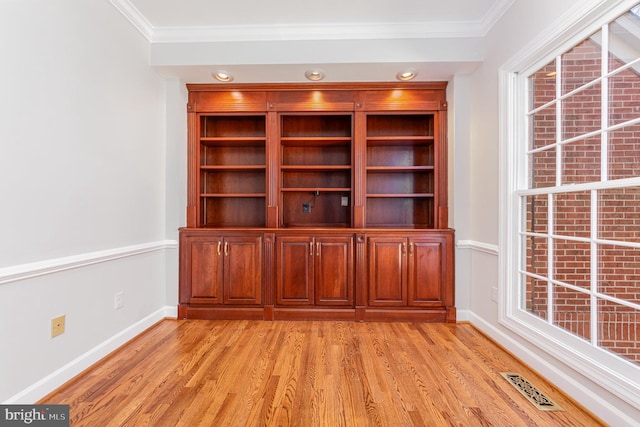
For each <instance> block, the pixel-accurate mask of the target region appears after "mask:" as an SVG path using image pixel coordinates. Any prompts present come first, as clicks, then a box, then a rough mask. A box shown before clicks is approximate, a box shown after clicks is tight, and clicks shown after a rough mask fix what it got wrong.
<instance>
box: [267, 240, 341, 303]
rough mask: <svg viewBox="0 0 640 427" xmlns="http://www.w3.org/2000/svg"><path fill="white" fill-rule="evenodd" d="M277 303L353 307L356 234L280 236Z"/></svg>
mask: <svg viewBox="0 0 640 427" xmlns="http://www.w3.org/2000/svg"><path fill="white" fill-rule="evenodd" d="M276 244H277V252H276V266H277V267H276V268H277V281H276V305H281V306H341V307H351V308H353V290H354V289H353V275H354V269H353V237H352V236H344V237H342V236H315V237H312V236H290V235H285V236H281V237H278V238H277V239H276Z"/></svg>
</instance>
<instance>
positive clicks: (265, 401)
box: [39, 320, 601, 427]
mask: <svg viewBox="0 0 640 427" xmlns="http://www.w3.org/2000/svg"><path fill="white" fill-rule="evenodd" d="M500 372H517V373H519V374H521V375H523V376H524V377H526V378H527V379H528V380H529V381H530V382H531V383H533V384H534V385H535V386H536V387H537V388H538V389H539V390H541V391H542V392H543V393H544V394H545V395H546V396H548V397H550V398H551V399H553V400H554V401H555V402H556V403H557V404H559V405H560V406H561V407H562V408H564V409H565V411H563V412H545V411H540V410H538V409H536V408H535V407H534V406H533V405H532V404H531V403H530V402H529V401H527V400H526V399H525V398H524V397H523V396H522V395H521V394H520V393H519V392H518V391H517V390H516V389H515V388H513V386H511V385H510V384H509V383H508V382H507V381H506V380H505V379H504V378H503V377H502V376H501V375H500ZM39 403H50V404H54V403H65V404H70V405H71V425H72V426H124V425H126V426H136V427H137V426H198V425H201V426H245V425H246V426H305V427H307V426H331V427H333V426H358V427H360V426H385V427H387V426H391V427H395V426H509V427H513V426H595V425H601V422H599V421H598V420H596V419H594V418H592V417H591V416H590V415H589V414H588V413H586V412H585V411H584V409H582V408H580V407H578V406H576V404H575V403H574V402H572V401H571V400H569V399H567V398H566V396H564V395H563V394H562V393H560V392H559V391H558V390H556V389H555V388H554V387H553V386H551V385H549V384H548V383H547V382H546V381H544V380H543V379H542V378H540V377H539V376H538V375H536V374H535V373H534V372H532V371H531V370H530V369H527V368H526V367H525V366H523V365H522V364H521V363H519V362H518V361H517V360H514V359H513V358H512V357H511V356H510V355H508V354H507V353H506V352H504V351H503V350H502V349H500V348H499V347H498V346H496V345H495V344H493V343H492V342H491V341H489V340H488V339H487V338H486V337H484V336H483V335H482V334H480V333H479V332H478V331H477V330H475V329H474V328H473V327H472V326H471V325H468V324H458V325H456V324H433V323H374V322H371V323H356V322H318V321H309V322H306V321H305V322H286V321H275V322H264V321H221V320H218V321H207V320H179V321H177V320H165V321H162V322H160V323H159V324H157V325H156V326H154V327H153V328H151V329H150V330H148V331H147V332H145V333H144V334H142V335H141V336H139V337H137V338H136V339H134V340H133V341H131V342H130V343H128V344H127V345H125V346H124V347H122V348H121V349H119V350H118V351H117V352H115V353H113V354H112V355H110V356H109V357H107V358H106V359H105V360H103V361H101V362H100V363H98V364H97V365H96V366H94V367H92V368H91V369H89V370H88V371H86V372H85V373H83V374H82V375H81V376H79V377H78V378H76V379H74V380H72V381H70V382H69V383H67V384H65V385H64V386H62V387H61V388H60V389H58V390H57V391H55V392H54V393H52V394H51V395H49V396H47V397H46V398H44V399H43V400H42V401H41V402H39Z"/></svg>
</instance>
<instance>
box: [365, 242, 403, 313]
mask: <svg viewBox="0 0 640 427" xmlns="http://www.w3.org/2000/svg"><path fill="white" fill-rule="evenodd" d="M406 258H407V254H406V239H404V238H398V237H370V238H369V305H374V306H403V305H406V304H407V288H406Z"/></svg>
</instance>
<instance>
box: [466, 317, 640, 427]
mask: <svg viewBox="0 0 640 427" xmlns="http://www.w3.org/2000/svg"><path fill="white" fill-rule="evenodd" d="M458 313H460V312H458ZM467 313H468V315H469V322H470V323H471V324H472V325H473V326H474V327H476V328H477V329H478V330H480V331H481V332H482V333H484V334H486V335H487V336H488V337H489V338H490V339H492V340H494V341H495V342H496V343H498V344H499V345H501V346H503V347H504V348H505V349H506V350H507V351H508V352H510V353H512V354H513V355H514V356H515V357H517V358H518V359H520V360H521V361H522V362H523V363H525V364H527V365H528V366H529V367H531V369H533V370H535V371H537V372H539V373H540V374H541V375H542V376H543V377H545V378H546V379H547V380H548V381H549V382H551V383H553V384H555V385H556V386H557V387H558V388H559V389H560V390H562V392H563V393H565V394H566V395H567V396H570V398H571V399H573V400H575V401H576V402H577V403H578V404H580V405H582V406H583V407H584V408H586V409H587V410H589V411H591V412H592V413H593V414H595V415H596V416H597V417H599V418H601V419H603V420H604V421H606V422H607V423H609V424H611V425H619V426H623V425H629V426H631V425H637V420H635V419H633V418H631V417H630V416H629V415H627V414H626V413H625V412H624V411H622V410H621V409H619V408H617V407H616V406H614V405H613V404H611V403H610V402H608V401H606V400H605V399H603V397H602V396H601V395H600V394H599V393H598V392H597V391H595V390H592V389H591V388H589V387H585V386H584V384H581V383H579V382H578V381H576V380H575V378H574V377H575V376H580V374H579V373H578V372H577V371H573V370H571V367H569V366H567V368H566V369H565V370H563V369H560V368H558V366H556V365H554V364H552V363H550V362H549V355H548V354H547V353H545V352H544V351H543V350H540V351H539V352H535V351H531V349H530V348H528V347H525V346H524V345H522V344H521V343H520V342H518V341H517V340H515V339H514V338H513V337H511V336H509V335H508V334H506V333H504V332H503V331H501V330H499V329H498V328H496V327H495V326H494V325H492V324H491V323H489V322H487V321H485V320H484V319H482V318H481V317H479V316H477V315H475V313H473V312H472V311H468V312H467ZM460 320H461V319H460V316H458V321H460ZM558 362H559V363H562V361H558ZM596 408H597V409H596Z"/></svg>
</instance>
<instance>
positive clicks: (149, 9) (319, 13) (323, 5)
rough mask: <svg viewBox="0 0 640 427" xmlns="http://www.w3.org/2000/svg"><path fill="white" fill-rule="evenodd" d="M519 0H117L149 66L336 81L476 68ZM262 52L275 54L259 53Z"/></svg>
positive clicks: (183, 74)
mask: <svg viewBox="0 0 640 427" xmlns="http://www.w3.org/2000/svg"><path fill="white" fill-rule="evenodd" d="M513 2H514V0H446V1H442V0H437V1H436V0H323V1H322V2H312V1H305V0H270V1H256V0H251V1H246V0H235V1H230V2H221V1H215V0H111V3H112V4H113V5H114V6H115V7H116V8H117V9H118V10H119V11H120V12H121V13H122V14H123V15H124V16H125V17H126V18H127V19H129V21H130V22H131V23H132V24H133V25H134V26H135V27H136V28H137V29H138V30H139V31H140V32H141V33H142V34H143V35H144V36H145V37H146V38H147V39H148V40H149V41H150V42H151V46H152V47H151V65H153V66H154V67H156V68H157V69H158V71H159V72H161V73H162V74H165V75H167V76H169V77H178V78H181V79H183V80H185V81H189V82H201V83H204V82H207V83H208V82H213V80H212V78H211V72H212V71H214V70H216V69H220V68H224V69H226V70H228V71H229V72H231V73H232V74H234V76H236V82H268V81H304V78H303V77H300V72H301V70H304V69H308V68H312V67H313V68H321V69H323V70H324V71H325V72H326V73H327V79H328V80H330V81H354V80H363V81H380V80H393V78H394V76H395V72H396V71H394V70H397V71H400V70H401V69H402V68H413V69H416V70H418V71H419V74H418V75H419V79H420V80H447V79H448V78H450V76H451V75H453V74H455V73H460V72H469V71H470V70H471V69H473V67H475V66H477V64H478V63H479V62H480V61H479V59H480V58H479V57H478V56H479V52H477V50H478V44H477V40H478V39H481V38H482V37H483V36H484V35H485V34H486V33H487V32H488V31H489V30H490V29H491V27H492V26H493V25H494V24H495V22H496V21H497V20H498V19H499V18H500V17H501V16H502V14H503V13H504V12H505V11H506V10H507V9H508V8H509V6H511V4H512V3H513ZM336 43H337V44H336ZM394 44H395V45H396V47H394ZM380 45H382V46H384V47H383V48H378V47H376V46H380ZM407 46H409V47H410V48H407ZM342 49H345V51H344V52H343V51H341V50H342ZM346 49H350V51H348V50H346ZM452 50H454V51H453V52H452ZM264 51H268V52H269V53H270V56H269V58H267V59H266V60H265V59H264V58H262V59H258V57H260V56H262V55H261V53H262V52H264ZM309 51H310V52H309ZM466 51H468V53H466ZM300 52H302V54H300ZM314 52H316V53H318V55H316V56H317V58H314V57H313V55H307V53H314ZM350 52H352V53H355V52H357V54H356V55H351V56H352V57H353V59H351V60H349V59H346V58H349V56H350ZM332 55H333V56H332ZM375 64H380V67H378V68H379V70H377V72H376V70H375V68H376V67H375ZM372 65H374V67H373V68H372ZM257 66H259V70H257ZM287 70H291V71H292V73H293V72H295V74H292V73H287ZM258 71H259V72H258ZM390 73H392V74H390ZM303 74H304V73H303V71H302V75H303Z"/></svg>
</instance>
